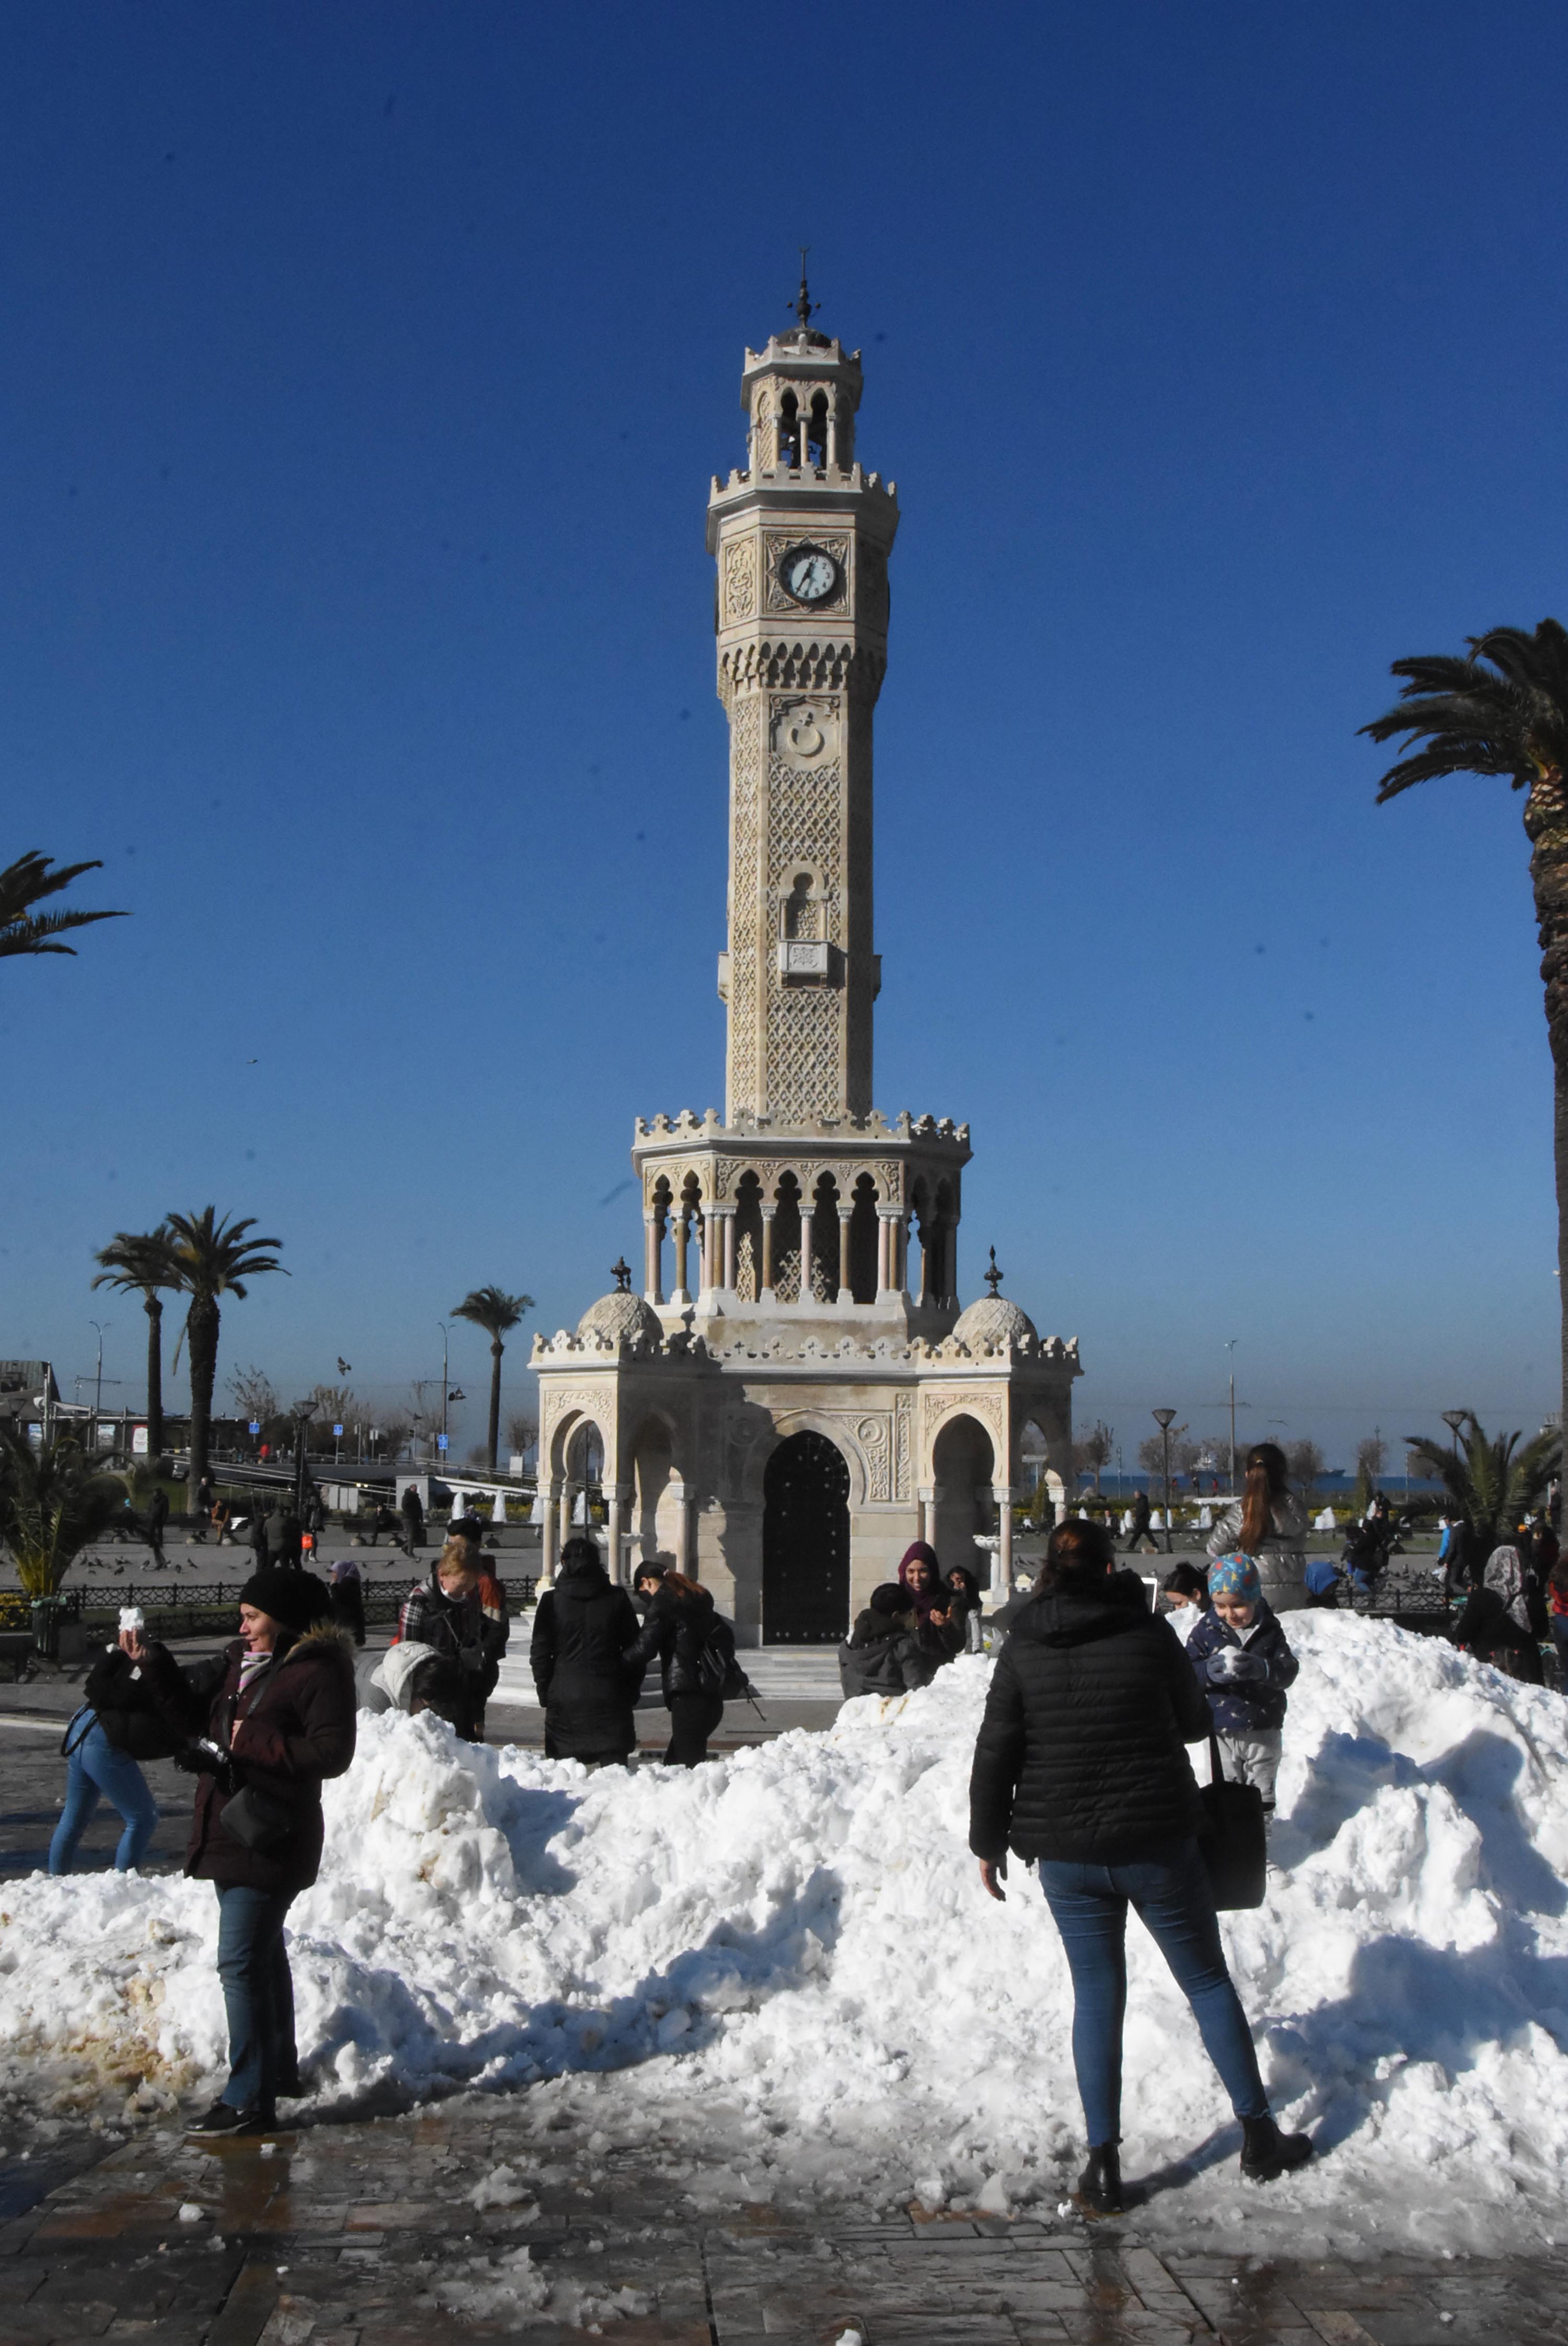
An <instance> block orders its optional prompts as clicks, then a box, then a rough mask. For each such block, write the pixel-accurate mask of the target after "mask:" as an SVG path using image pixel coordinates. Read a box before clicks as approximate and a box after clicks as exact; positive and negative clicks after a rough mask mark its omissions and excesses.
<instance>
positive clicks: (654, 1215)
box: [643, 1208, 664, 1303]
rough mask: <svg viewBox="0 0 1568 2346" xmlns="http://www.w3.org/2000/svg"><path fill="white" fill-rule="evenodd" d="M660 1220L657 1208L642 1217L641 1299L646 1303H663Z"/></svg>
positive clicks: (662, 1252)
mask: <svg viewBox="0 0 1568 2346" xmlns="http://www.w3.org/2000/svg"><path fill="white" fill-rule="evenodd" d="M661 1219H662V1218H661V1216H660V1214H659V1212H658V1210H657V1208H654V1209H652V1210H650V1211H649V1212H647V1213H645V1214H644V1216H643V1298H644V1301H646V1302H648V1303H662V1302H663V1301H664V1233H663V1231H662V1230H661V1229H659V1222H660V1220H661Z"/></svg>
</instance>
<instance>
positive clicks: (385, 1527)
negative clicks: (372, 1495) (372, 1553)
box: [371, 1499, 398, 1547]
mask: <svg viewBox="0 0 1568 2346" xmlns="http://www.w3.org/2000/svg"><path fill="white" fill-rule="evenodd" d="M382 1532H390V1533H391V1534H392V1537H393V1539H396V1537H397V1533H398V1518H397V1517H396V1515H393V1513H392V1509H391V1508H390V1507H389V1506H388V1505H387V1504H386V1501H385V1500H384V1499H383V1500H382V1501H381V1502H380V1503H379V1504H378V1505H377V1507H376V1511H375V1514H374V1515H373V1516H372V1519H371V1545H372V1547H380V1545H381V1544H382Z"/></svg>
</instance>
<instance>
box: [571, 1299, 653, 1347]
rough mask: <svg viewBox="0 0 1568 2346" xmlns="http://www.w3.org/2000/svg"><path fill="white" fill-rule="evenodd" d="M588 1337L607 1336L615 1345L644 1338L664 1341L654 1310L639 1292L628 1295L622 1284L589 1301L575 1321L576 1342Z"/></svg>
mask: <svg viewBox="0 0 1568 2346" xmlns="http://www.w3.org/2000/svg"><path fill="white" fill-rule="evenodd" d="M590 1336H607V1337H608V1338H609V1339H610V1341H611V1342H612V1343H615V1344H622V1343H625V1344H637V1343H640V1342H641V1341H643V1339H644V1338H645V1337H647V1338H649V1339H651V1341H653V1342H654V1343H656V1344H658V1343H662V1342H663V1341H664V1330H663V1328H662V1327H661V1326H660V1325H659V1317H658V1313H657V1311H654V1309H653V1308H652V1306H651V1305H650V1304H647V1303H645V1302H644V1301H643V1299H642V1297H641V1296H640V1295H632V1294H629V1293H628V1292H627V1290H626V1289H625V1288H624V1287H616V1288H612V1289H611V1290H610V1292H609V1294H608V1295H601V1296H600V1298H599V1300H598V1301H597V1302H596V1303H590V1304H589V1306H588V1308H587V1310H586V1311H585V1312H584V1314H583V1316H582V1318H581V1319H580V1320H579V1321H578V1322H577V1341H579V1343H582V1342H585V1341H587V1339H588V1338H589V1337H590Z"/></svg>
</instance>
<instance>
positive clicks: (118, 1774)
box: [49, 1718, 158, 1873]
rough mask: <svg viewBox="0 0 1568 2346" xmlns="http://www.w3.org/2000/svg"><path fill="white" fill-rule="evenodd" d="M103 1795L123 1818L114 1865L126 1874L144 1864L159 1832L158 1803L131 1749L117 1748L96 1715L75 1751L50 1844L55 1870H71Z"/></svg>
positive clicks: (50, 1865)
mask: <svg viewBox="0 0 1568 2346" xmlns="http://www.w3.org/2000/svg"><path fill="white" fill-rule="evenodd" d="M75 1723H76V1722H75V1721H73V1726H74V1725H75ZM100 1794H102V1796H103V1798H104V1799H105V1800H107V1801H108V1803H109V1805H110V1807H111V1808H115V1809H117V1810H118V1811H119V1812H120V1814H121V1816H122V1817H123V1818H124V1819H125V1827H126V1829H125V1831H124V1832H123V1833H121V1835H120V1841H119V1847H118V1848H117V1850H116V1851H115V1866H116V1869H117V1872H121V1873H128V1872H129V1871H130V1869H131V1867H132V1866H133V1865H139V1864H140V1863H141V1861H142V1858H143V1857H144V1855H145V1854H146V1851H147V1845H148V1841H150V1840H151V1839H152V1837H153V1834H154V1833H155V1832H156V1831H158V1802H157V1801H156V1800H154V1799H153V1796H152V1792H151V1790H150V1789H149V1787H148V1780H147V1778H146V1777H145V1776H144V1775H143V1774H142V1772H141V1770H140V1769H139V1768H138V1767H137V1763H136V1761H135V1760H133V1759H132V1758H131V1756H130V1754H129V1752H128V1751H117V1750H116V1749H115V1747H114V1745H113V1744H112V1743H111V1742H110V1741H109V1739H108V1737H107V1735H106V1734H105V1733H104V1730H103V1728H102V1726H101V1725H100V1723H99V1721H98V1720H97V1719H96V1718H95V1719H93V1723H92V1725H91V1726H90V1727H89V1728H88V1729H87V1732H86V1733H85V1734H84V1735H82V1737H81V1739H80V1740H79V1741H78V1742H77V1743H76V1748H75V1749H74V1750H73V1751H72V1753H71V1757H70V1761H69V1771H68V1773H67V1775H66V1805H65V1807H64V1809H62V1811H60V1821H59V1823H58V1824H57V1825H56V1827H55V1837H54V1839H53V1841H51V1842H50V1843H49V1871H50V1872H51V1873H69V1872H70V1870H71V1860H72V1858H74V1857H75V1855H76V1843H77V1842H78V1841H80V1840H81V1838H82V1835H83V1833H84V1832H86V1831H87V1822H88V1820H89V1819H90V1817H91V1816H92V1813H93V1811H94V1810H95V1809H96V1808H97V1805H98V1798H99V1795H100Z"/></svg>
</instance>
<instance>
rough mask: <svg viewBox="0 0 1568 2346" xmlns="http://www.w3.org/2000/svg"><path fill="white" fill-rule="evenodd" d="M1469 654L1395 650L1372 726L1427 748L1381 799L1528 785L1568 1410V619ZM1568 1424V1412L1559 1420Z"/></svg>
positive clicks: (1481, 642) (1399, 767)
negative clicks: (1439, 786) (1390, 701)
mask: <svg viewBox="0 0 1568 2346" xmlns="http://www.w3.org/2000/svg"><path fill="white" fill-rule="evenodd" d="M1468 641H1469V644H1470V652H1469V655H1468V657H1467V658H1458V657H1456V656H1453V655H1451V654H1447V653H1434V654H1432V655H1431V656H1429V657H1427V658H1420V659H1402V660H1396V661H1395V662H1394V664H1393V668H1392V673H1393V674H1394V675H1395V676H1398V677H1402V678H1404V683H1403V684H1402V685H1401V687H1400V700H1399V705H1398V706H1397V707H1396V708H1393V709H1390V710H1389V711H1388V713H1387V715H1386V716H1383V717H1378V718H1374V719H1373V720H1372V722H1371V724H1369V725H1363V726H1362V728H1361V730H1362V732H1363V733H1368V734H1369V735H1370V736H1371V738H1372V739H1373V740H1374V741H1392V740H1395V739H1402V746H1403V747H1404V748H1405V749H1406V750H1410V746H1411V744H1412V743H1414V742H1417V741H1420V742H1422V743H1424V744H1425V746H1424V747H1423V748H1422V749H1420V750H1416V751H1415V752H1414V754H1413V755H1409V756H1405V757H1402V758H1400V760H1399V761H1398V763H1397V764H1395V765H1392V766H1390V768H1389V770H1388V772H1387V773H1386V774H1385V775H1384V776H1383V778H1382V780H1381V781H1380V784H1379V785H1378V804H1379V805H1380V806H1381V804H1382V803H1383V801H1384V800H1385V799H1391V798H1396V797H1398V795H1399V793H1400V790H1409V789H1410V787H1411V785H1412V784H1413V783H1415V782H1428V781H1431V780H1435V779H1436V777H1437V776H1438V775H1440V774H1502V775H1505V776H1506V777H1507V779H1508V780H1509V782H1510V783H1511V784H1512V788H1513V789H1514V790H1523V791H1524V792H1525V800H1524V835H1525V837H1526V838H1527V839H1528V840H1529V841H1530V878H1531V882H1532V886H1533V888H1534V891H1535V923H1536V928H1537V931H1538V933H1539V935H1540V939H1541V975H1542V979H1543V983H1544V985H1545V989H1546V1034H1547V1039H1548V1042H1549V1043H1550V1045H1551V1049H1552V1070H1553V1099H1554V1110H1555V1113H1554V1120H1553V1155H1554V1158H1555V1164H1556V1175H1557V1269H1558V1278H1559V1286H1560V1290H1561V1303H1562V1355H1563V1357H1562V1372H1561V1378H1560V1384H1561V1396H1560V1407H1563V1408H1568V780H1565V778H1568V629H1565V628H1563V627H1562V626H1561V625H1560V624H1559V623H1558V621H1557V620H1555V619H1543V620H1542V622H1541V625H1540V626H1539V627H1537V628H1536V630H1535V632H1534V634H1533V635H1531V634H1529V633H1528V632H1527V631H1526V630H1525V629H1524V628H1522V627H1493V628H1492V630H1491V632H1490V633H1489V634H1487V635H1484V636H1471V637H1469V638H1468ZM1559 1423H1563V1424H1565V1425H1568V1418H1562V1419H1560V1420H1559Z"/></svg>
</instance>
